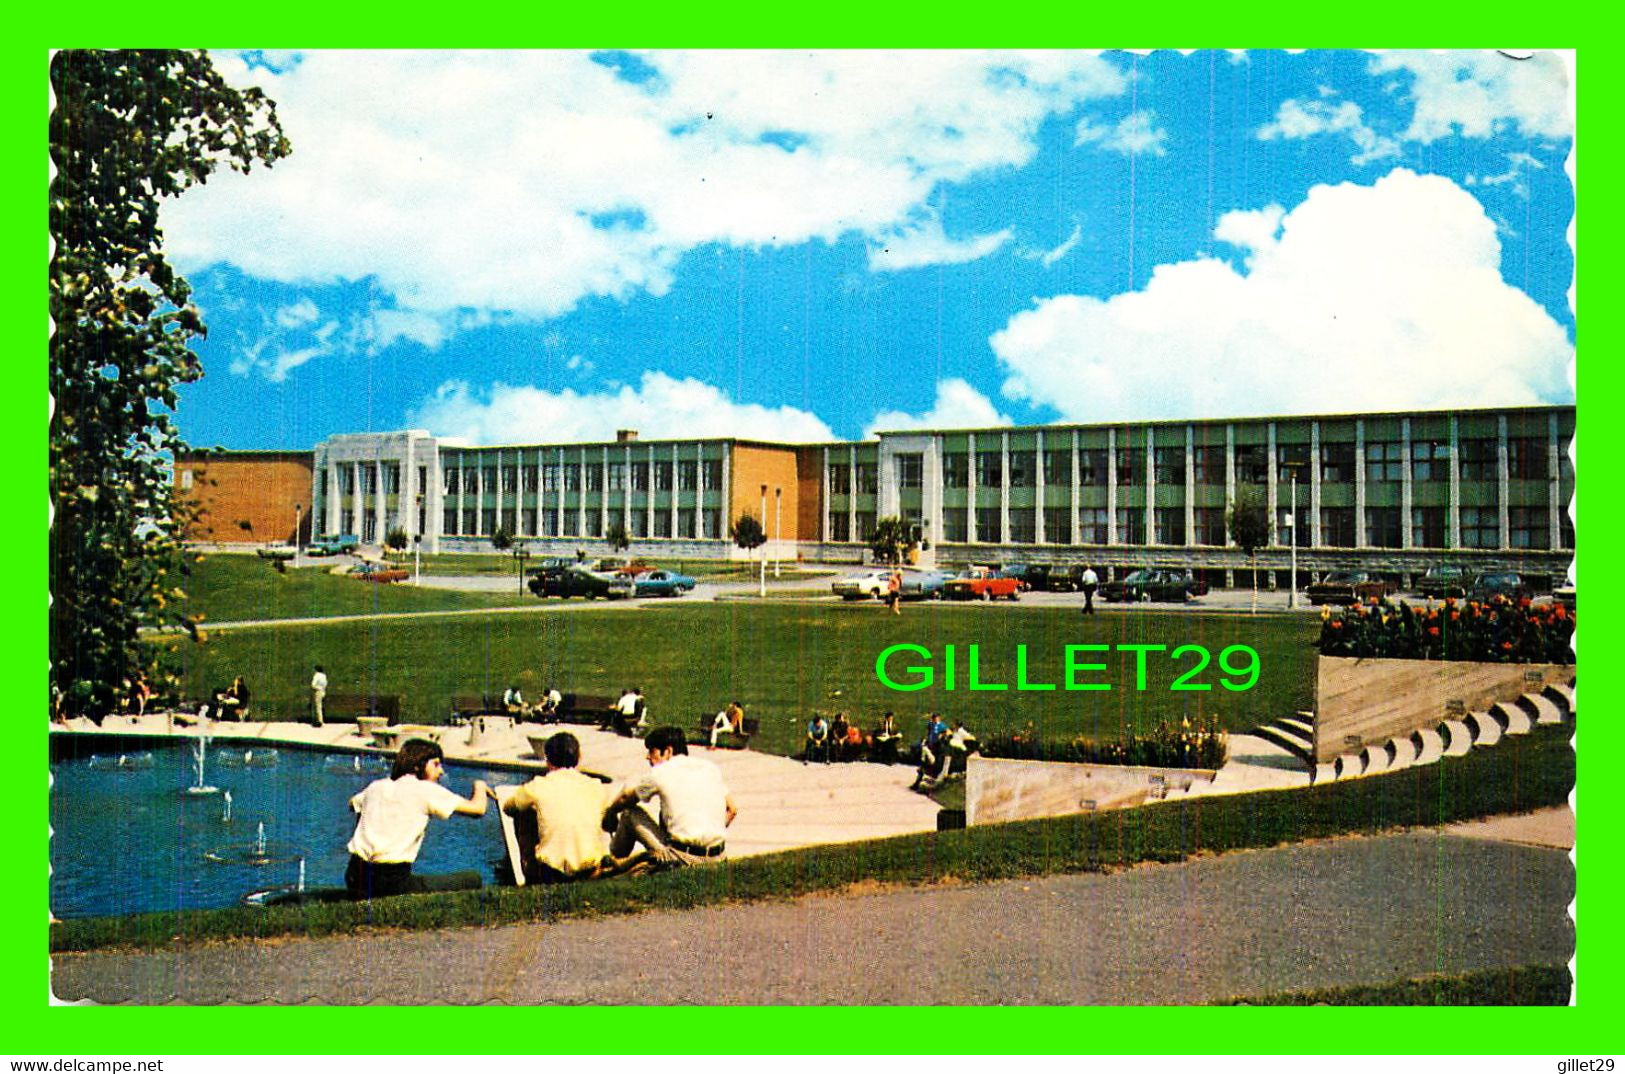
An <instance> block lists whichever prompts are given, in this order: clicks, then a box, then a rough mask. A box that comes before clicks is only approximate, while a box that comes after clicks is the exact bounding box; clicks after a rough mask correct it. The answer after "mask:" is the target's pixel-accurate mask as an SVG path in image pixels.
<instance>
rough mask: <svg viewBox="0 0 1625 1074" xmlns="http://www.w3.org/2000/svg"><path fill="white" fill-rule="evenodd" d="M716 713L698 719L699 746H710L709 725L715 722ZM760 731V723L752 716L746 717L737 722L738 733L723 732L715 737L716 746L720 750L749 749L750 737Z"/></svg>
mask: <svg viewBox="0 0 1625 1074" xmlns="http://www.w3.org/2000/svg"><path fill="white" fill-rule="evenodd" d="M716 718H717V715H716V713H714V712H713V713H712V714H711V715H709V716H701V717H700V740H699V742H698V743H697V744H698V745H701V746H709V745H710V744H711V725H712V724H713V723H714V722H715V721H716ZM761 729H762V721H761V720H759V719H757V718H756V717H754V716H746V717H745V718H744V719H743V720H741V721H740V722H739V730H738V731H724V732H722V733H721V734H720V735H718V736H717V746H718V747H719V748H721V749H729V750H742V749H748V748H749V747H750V737H751V736H752V735H754V734H755V733H756V732H757V731H760V730H761Z"/></svg>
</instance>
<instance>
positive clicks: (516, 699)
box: [502, 683, 564, 720]
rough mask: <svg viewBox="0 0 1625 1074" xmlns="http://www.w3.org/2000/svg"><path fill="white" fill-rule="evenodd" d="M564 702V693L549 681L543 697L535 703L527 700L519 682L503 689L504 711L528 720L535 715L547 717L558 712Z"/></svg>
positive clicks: (516, 717) (517, 717)
mask: <svg viewBox="0 0 1625 1074" xmlns="http://www.w3.org/2000/svg"><path fill="white" fill-rule="evenodd" d="M562 704H564V695H563V694H561V693H559V691H558V689H557V688H555V687H554V686H553V684H552V683H548V685H547V690H546V691H545V692H544V693H543V694H542V699H541V700H540V701H538V702H536V703H535V704H531V703H529V702H527V701H526V700H525V695H524V693H523V692H522V691H521V690H520V689H519V687H518V685H517V684H516V685H513V686H510V687H508V688H507V689H506V690H504V691H502V711H503V712H505V713H507V714H508V715H509V716H512V717H514V718H515V719H521V720H527V719H531V718H533V717H541V718H543V719H545V718H547V717H549V716H552V715H554V714H555V713H557V712H558V711H559V706H560V705H562Z"/></svg>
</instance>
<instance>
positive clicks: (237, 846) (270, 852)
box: [203, 820, 303, 867]
mask: <svg viewBox="0 0 1625 1074" xmlns="http://www.w3.org/2000/svg"><path fill="white" fill-rule="evenodd" d="M203 856H204V857H205V858H207V859H208V860H210V861H213V862H219V863H220V864H222V865H253V866H256V867H259V866H266V865H282V864H285V863H287V862H290V861H302V860H303V855H301V854H300V853H299V852H298V851H297V850H295V849H294V848H293V847H291V846H289V845H288V844H286V843H276V842H272V841H271V840H269V839H267V838H265V822H264V821H263V820H262V821H260V822H258V823H257V824H256V825H255V826H254V841H253V842H252V843H233V844H231V845H230V846H223V847H217V848H215V849H214V850H210V851H206V852H205V853H204V855H203Z"/></svg>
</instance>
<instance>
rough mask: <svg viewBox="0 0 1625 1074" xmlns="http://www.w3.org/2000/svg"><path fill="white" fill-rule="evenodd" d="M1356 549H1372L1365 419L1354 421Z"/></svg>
mask: <svg viewBox="0 0 1625 1074" xmlns="http://www.w3.org/2000/svg"><path fill="white" fill-rule="evenodd" d="M1354 547H1356V548H1369V547H1371V535H1370V534H1369V533H1367V532H1366V526H1365V419H1364V418H1356V419H1355V421H1354Z"/></svg>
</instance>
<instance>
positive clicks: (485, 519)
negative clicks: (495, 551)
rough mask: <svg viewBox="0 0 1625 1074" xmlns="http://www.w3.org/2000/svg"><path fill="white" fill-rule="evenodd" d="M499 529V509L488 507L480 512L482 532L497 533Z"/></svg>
mask: <svg viewBox="0 0 1625 1074" xmlns="http://www.w3.org/2000/svg"><path fill="white" fill-rule="evenodd" d="M496 531H497V509H496V508H495V507H487V508H486V509H485V510H483V511H481V512H480V532H481V533H495V532H496Z"/></svg>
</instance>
